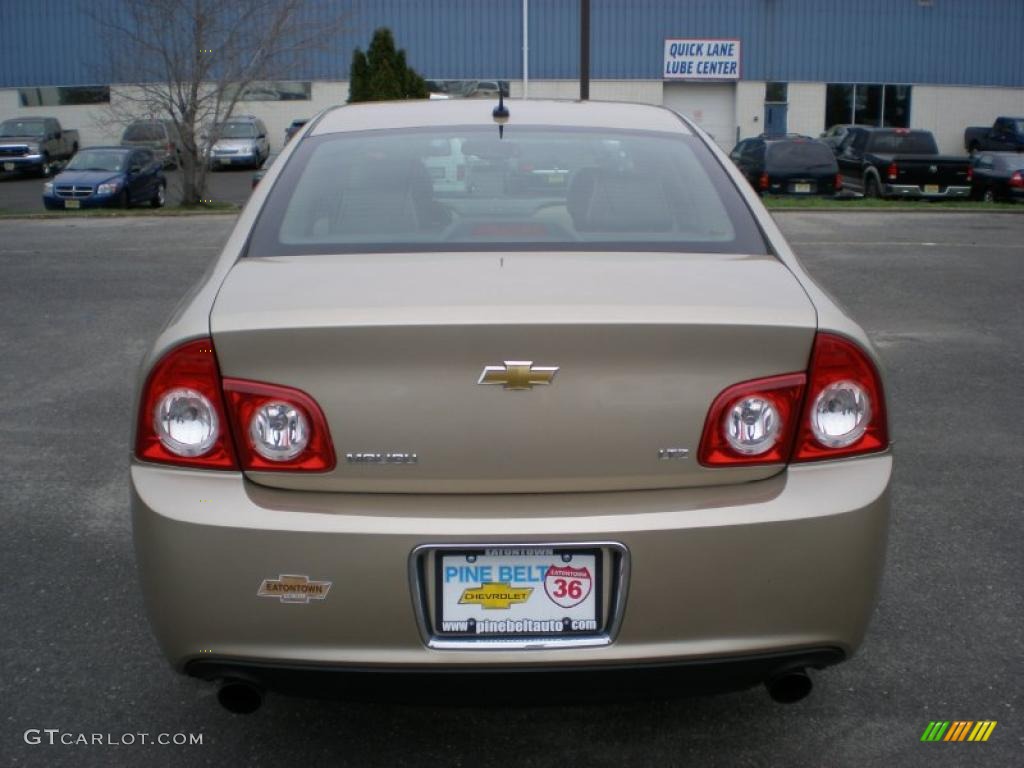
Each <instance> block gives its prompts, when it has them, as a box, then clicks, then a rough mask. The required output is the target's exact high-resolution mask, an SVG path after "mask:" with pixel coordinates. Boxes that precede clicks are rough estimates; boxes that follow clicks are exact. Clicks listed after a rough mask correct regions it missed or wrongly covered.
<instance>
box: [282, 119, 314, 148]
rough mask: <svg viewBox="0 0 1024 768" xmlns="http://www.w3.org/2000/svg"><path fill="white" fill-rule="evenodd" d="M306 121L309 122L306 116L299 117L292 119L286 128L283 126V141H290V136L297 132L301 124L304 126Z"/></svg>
mask: <svg viewBox="0 0 1024 768" xmlns="http://www.w3.org/2000/svg"><path fill="white" fill-rule="evenodd" d="M308 122H309V118H308V117H300V118H298V119H297V120H292V122H291V125H289V126H288V127H287V128H285V131H284V143H285V144H287V143H288V142H289V141H291V140H292V136H294V135H295V134H296V133H298V132H299V129H300V128H302V126H304V125H305V124H306V123H308Z"/></svg>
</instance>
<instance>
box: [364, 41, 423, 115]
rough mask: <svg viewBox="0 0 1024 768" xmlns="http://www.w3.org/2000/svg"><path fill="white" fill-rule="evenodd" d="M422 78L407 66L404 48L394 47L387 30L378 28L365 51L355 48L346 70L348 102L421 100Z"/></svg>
mask: <svg viewBox="0 0 1024 768" xmlns="http://www.w3.org/2000/svg"><path fill="white" fill-rule="evenodd" d="M429 95H430V94H429V92H428V91H427V83H426V81H425V80H424V79H423V78H422V77H421V76H420V75H419V74H418V73H417V72H416V70H414V69H412V68H411V67H409V65H408V64H407V63H406V59H405V51H404V50H397V49H396V48H395V38H394V37H393V36H392V34H391V30H389V29H387V28H385V27H381V28H380V29H378V30H377V31H376V32H374V33H373V40H371V41H370V47H369V48H368V49H367V50H366V53H365V54H363V52H362V51H361V50H360V49H358V48H357V49H356V50H355V52H354V53H353V54H352V69H351V72H350V73H349V97H348V100H349V103H350V104H351V103H356V102H360V101H393V100H397V99H425V98H427V97H428V96H429Z"/></svg>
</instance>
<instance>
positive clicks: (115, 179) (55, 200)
mask: <svg viewBox="0 0 1024 768" xmlns="http://www.w3.org/2000/svg"><path fill="white" fill-rule="evenodd" d="M166 200H167V179H166V178H165V177H164V173H163V169H162V164H161V163H160V161H159V160H157V159H156V158H155V157H154V156H153V153H152V152H150V151H149V150H148V149H132V148H131V147H90V148H88V149H83V150H81V151H79V153H78V154H77V155H75V156H74V157H73V158H71V162H69V163H68V164H67V166H66V167H65V168H64V170H63V172H61V173H60V174H59V175H58V176H57V177H56V178H54V179H53V180H52V181H48V182H46V183H45V184H44V185H43V205H45V206H46V207H47V208H49V209H51V210H56V209H68V208H70V209H76V208H102V207H116V208H128V207H129V206H132V205H138V204H143V203H149V204H150V205H151V206H153V207H154V208H159V207H161V206H162V205H163V204H164V202H166Z"/></svg>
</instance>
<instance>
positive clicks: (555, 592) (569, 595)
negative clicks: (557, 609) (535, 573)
mask: <svg viewBox="0 0 1024 768" xmlns="http://www.w3.org/2000/svg"><path fill="white" fill-rule="evenodd" d="M593 587H594V580H593V579H592V578H591V577H590V569H589V568H573V567H571V566H568V565H552V566H551V567H550V568H548V572H547V573H545V574H544V591H545V592H547V594H548V597H549V598H551V602H553V603H555V604H556V605H560V606H562V607H563V608H572V607H573V606H575V605H579V604H580V603H582V602H583V601H584V600H586V599H587V597H588V596H589V595H590V590H591V589H593Z"/></svg>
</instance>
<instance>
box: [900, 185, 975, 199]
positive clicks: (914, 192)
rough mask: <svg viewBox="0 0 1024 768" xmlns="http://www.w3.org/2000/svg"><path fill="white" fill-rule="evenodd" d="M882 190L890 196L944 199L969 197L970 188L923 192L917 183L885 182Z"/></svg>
mask: <svg viewBox="0 0 1024 768" xmlns="http://www.w3.org/2000/svg"><path fill="white" fill-rule="evenodd" d="M882 189H883V192H884V193H885V194H886V195H888V196H892V197H919V198H922V199H926V200H944V199H947V198H953V197H970V196H971V188H970V187H969V186H966V187H953V186H950V187H946V188H945V189H943V190H940V191H938V192H925V191H924V189H923V188H922V187H920V186H918V185H917V184H886V185H884V187H883V188H882Z"/></svg>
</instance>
